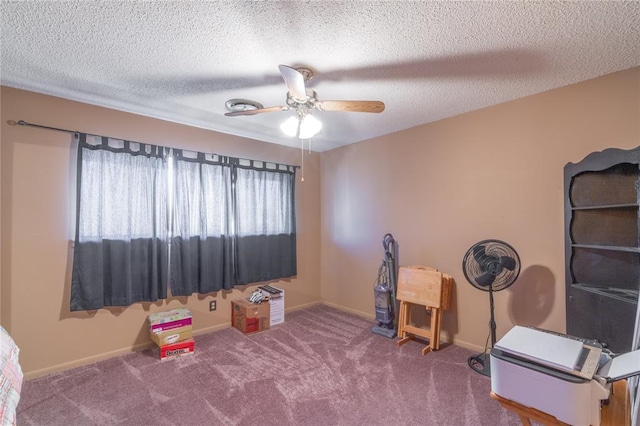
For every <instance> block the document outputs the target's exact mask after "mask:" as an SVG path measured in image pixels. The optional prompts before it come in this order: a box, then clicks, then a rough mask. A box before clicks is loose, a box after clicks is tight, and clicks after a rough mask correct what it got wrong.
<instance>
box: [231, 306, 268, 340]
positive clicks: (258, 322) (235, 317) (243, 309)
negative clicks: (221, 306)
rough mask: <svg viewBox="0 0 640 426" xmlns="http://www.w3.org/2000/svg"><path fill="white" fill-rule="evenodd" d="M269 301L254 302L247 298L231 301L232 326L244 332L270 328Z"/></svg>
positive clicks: (250, 332)
mask: <svg viewBox="0 0 640 426" xmlns="http://www.w3.org/2000/svg"><path fill="white" fill-rule="evenodd" d="M269 316H270V309H269V302H262V303H253V302H250V301H249V300H247V299H239V300H232V301H231V326H232V327H235V328H237V329H238V330H240V331H242V332H243V333H244V334H252V333H256V332H258V331H264V330H268V329H269V326H270V322H269Z"/></svg>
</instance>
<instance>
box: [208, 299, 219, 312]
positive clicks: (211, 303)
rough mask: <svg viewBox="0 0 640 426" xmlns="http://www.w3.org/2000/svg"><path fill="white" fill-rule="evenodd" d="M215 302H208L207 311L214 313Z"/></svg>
mask: <svg viewBox="0 0 640 426" xmlns="http://www.w3.org/2000/svg"><path fill="white" fill-rule="evenodd" d="M216 302H217V301H216V300H211V301H209V311H215V310H216V307H217V303H216Z"/></svg>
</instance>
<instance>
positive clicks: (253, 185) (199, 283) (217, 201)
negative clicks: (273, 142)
mask: <svg viewBox="0 0 640 426" xmlns="http://www.w3.org/2000/svg"><path fill="white" fill-rule="evenodd" d="M77 176H78V177H77V182H78V183H77V185H78V189H77V212H76V217H77V219H76V221H77V225H76V236H75V249H74V261H73V273H72V285H71V310H72V311H76V310H90V309H99V308H101V307H104V306H128V305H130V304H132V303H135V302H140V301H156V300H158V299H163V298H166V297H167V287H168V285H167V284H169V287H170V289H171V294H173V295H174V296H188V295H190V294H193V293H209V292H214V291H219V290H222V289H230V288H232V287H233V286H235V285H239V284H249V283H253V282H260V281H266V280H273V279H279V278H286V277H292V276H295V275H296V273H297V270H296V233H295V208H294V206H295V204H294V182H295V168H294V167H293V166H283V165H274V164H267V163H263V162H256V161H251V160H240V159H235V158H229V157H221V156H217V155H209V154H203V153H193V152H186V151H181V150H177V149H171V148H162V147H158V146H154V145H148V144H138V143H134V142H128V141H117V140H113V139H109V138H105V137H92V136H88V135H86V134H80V136H79V146H78V173H77Z"/></svg>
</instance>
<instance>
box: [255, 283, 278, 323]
mask: <svg viewBox="0 0 640 426" xmlns="http://www.w3.org/2000/svg"><path fill="white" fill-rule="evenodd" d="M258 288H259V289H260V291H261V292H262V294H264V295H265V296H268V297H269V305H270V307H271V309H270V312H269V314H270V317H271V319H270V321H269V324H270V325H271V326H272V327H273V326H274V325H276V324H281V323H283V322H284V290H282V289H281V288H277V287H272V286H270V285H263V286H260V287H258Z"/></svg>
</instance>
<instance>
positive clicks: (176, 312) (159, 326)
mask: <svg viewBox="0 0 640 426" xmlns="http://www.w3.org/2000/svg"><path fill="white" fill-rule="evenodd" d="M148 320H149V327H150V329H151V332H154V333H157V332H160V331H166V330H171V329H174V328H180V327H185V326H188V325H191V321H192V315H191V311H190V310H188V309H187V308H178V309H173V310H170V311H165V312H156V313H155V314H150V315H149V316H148Z"/></svg>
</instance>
